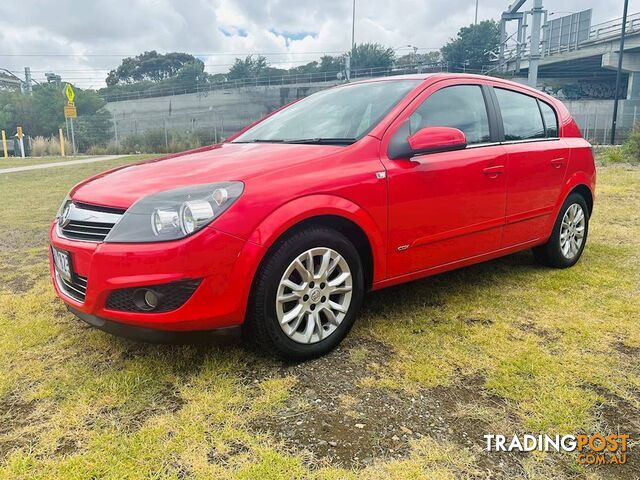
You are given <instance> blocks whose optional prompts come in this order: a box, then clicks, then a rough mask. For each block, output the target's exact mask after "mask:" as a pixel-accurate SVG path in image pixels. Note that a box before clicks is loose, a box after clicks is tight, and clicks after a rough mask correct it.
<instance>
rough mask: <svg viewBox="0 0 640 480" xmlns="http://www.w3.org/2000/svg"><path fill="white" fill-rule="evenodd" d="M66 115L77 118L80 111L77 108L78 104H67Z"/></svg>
mask: <svg viewBox="0 0 640 480" xmlns="http://www.w3.org/2000/svg"><path fill="white" fill-rule="evenodd" d="M64 116H65V118H76V117H77V116H78V111H77V110H76V106H75V105H74V104H72V103H71V104H67V105H65V106H64Z"/></svg>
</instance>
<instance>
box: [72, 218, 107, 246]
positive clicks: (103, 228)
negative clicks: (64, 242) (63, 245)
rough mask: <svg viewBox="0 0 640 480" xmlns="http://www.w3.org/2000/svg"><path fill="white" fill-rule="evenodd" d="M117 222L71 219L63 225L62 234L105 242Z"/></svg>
mask: <svg viewBox="0 0 640 480" xmlns="http://www.w3.org/2000/svg"><path fill="white" fill-rule="evenodd" d="M114 225H115V223H98V222H81V221H71V222H69V223H68V224H66V225H65V226H64V227H62V228H61V229H60V230H61V231H62V235H63V236H65V237H67V238H70V239H72V240H89V241H92V242H104V239H105V238H107V235H108V234H109V232H110V231H111V229H112V228H113V226H114Z"/></svg>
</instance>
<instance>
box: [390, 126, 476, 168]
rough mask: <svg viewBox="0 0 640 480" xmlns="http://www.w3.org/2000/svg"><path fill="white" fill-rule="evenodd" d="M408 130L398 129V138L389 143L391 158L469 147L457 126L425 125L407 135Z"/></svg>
mask: <svg viewBox="0 0 640 480" xmlns="http://www.w3.org/2000/svg"><path fill="white" fill-rule="evenodd" d="M407 127H408V126H407ZM407 130H408V128H401V129H400V130H398V132H397V134H396V137H397V138H394V139H393V140H392V141H391V143H390V145H389V158H391V159H393V160H395V159H399V158H411V157H414V156H416V155H424V154H426V153H437V152H450V151H453V150H463V149H464V148H466V147H467V138H466V137H465V135H464V133H463V132H462V131H460V130H458V129H457V128H450V127H425V128H421V129H420V130H418V131H417V132H416V133H414V134H413V135H410V136H408V137H405V135H406V133H407Z"/></svg>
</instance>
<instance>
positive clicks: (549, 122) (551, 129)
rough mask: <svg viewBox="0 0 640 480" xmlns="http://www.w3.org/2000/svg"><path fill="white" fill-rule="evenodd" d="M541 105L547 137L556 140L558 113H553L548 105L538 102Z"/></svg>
mask: <svg viewBox="0 0 640 480" xmlns="http://www.w3.org/2000/svg"><path fill="white" fill-rule="evenodd" d="M538 104H539V105H540V111H541V112H542V118H543V119H544V126H545V128H546V132H547V137H550V138H555V137H557V136H558V118H557V117H556V112H554V111H553V108H551V107H550V106H549V105H548V104H546V103H544V102H541V101H538Z"/></svg>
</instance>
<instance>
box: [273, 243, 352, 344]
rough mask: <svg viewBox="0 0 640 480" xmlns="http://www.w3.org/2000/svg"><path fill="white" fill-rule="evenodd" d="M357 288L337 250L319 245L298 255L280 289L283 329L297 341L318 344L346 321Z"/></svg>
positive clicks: (278, 300)
mask: <svg viewBox="0 0 640 480" xmlns="http://www.w3.org/2000/svg"><path fill="white" fill-rule="evenodd" d="M352 290H353V278H352V275H351V270H350V268H349V264H348V263H347V261H346V260H345V259H344V258H343V257H342V256H341V255H340V254H339V253H338V252H336V251H335V250H332V249H330V248H326V247H316V248H312V249H309V250H307V251H306V252H303V253H301V254H300V255H298V256H297V257H296V258H295V259H294V260H293V261H292V262H291V263H290V265H289V266H288V267H287V269H286V270H285V272H284V275H282V279H281V280H280V284H279V285H278V290H277V292H276V313H277V318H278V322H279V324H280V328H282V331H283V332H284V333H285V334H286V335H287V336H288V337H289V338H291V339H292V340H293V341H295V342H297V343H304V344H310V343H317V342H319V341H321V340H324V339H326V338H327V337H329V336H330V335H331V334H333V333H334V332H335V331H336V329H337V328H338V326H339V325H340V324H341V323H342V321H343V320H344V318H345V316H346V314H347V312H348V311H349V306H350V305H351V297H352Z"/></svg>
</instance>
